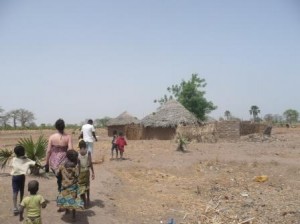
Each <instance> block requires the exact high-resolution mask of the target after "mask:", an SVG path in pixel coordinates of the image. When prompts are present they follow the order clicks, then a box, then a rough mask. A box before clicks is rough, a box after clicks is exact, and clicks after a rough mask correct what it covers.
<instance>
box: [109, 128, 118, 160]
mask: <svg viewBox="0 0 300 224" xmlns="http://www.w3.org/2000/svg"><path fill="white" fill-rule="evenodd" d="M117 138H118V132H117V130H114V131H113V139H112V141H111V159H113V158H114V151H115V150H116V159H117V158H118V154H119V150H118V146H117V144H116V143H117Z"/></svg>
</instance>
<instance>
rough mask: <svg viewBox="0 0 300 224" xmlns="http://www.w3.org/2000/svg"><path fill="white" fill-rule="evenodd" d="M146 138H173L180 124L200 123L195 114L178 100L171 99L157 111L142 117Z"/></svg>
mask: <svg viewBox="0 0 300 224" xmlns="http://www.w3.org/2000/svg"><path fill="white" fill-rule="evenodd" d="M141 123H142V125H143V126H144V138H145V139H173V138H174V137H175V135H176V129H177V127H178V126H179V125H198V124H199V121H198V119H197V118H196V116H195V115H194V114H192V113H191V112H190V111H188V110H187V109H186V108H185V107H184V106H182V104H180V103H179V102H177V101H176V100H169V101H167V102H166V103H165V104H163V105H162V106H161V107H160V108H158V111H157V112H156V113H153V114H150V115H148V116H146V117H145V118H143V119H142V121H141Z"/></svg>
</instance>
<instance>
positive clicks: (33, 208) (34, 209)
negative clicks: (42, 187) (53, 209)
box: [20, 180, 47, 224]
mask: <svg viewBox="0 0 300 224" xmlns="http://www.w3.org/2000/svg"><path fill="white" fill-rule="evenodd" d="M38 190H39V182H37V181H36V180H32V181H30V182H29V183H28V191H29V192H30V196H27V197H25V198H24V199H23V200H22V202H21V206H20V222H21V221H23V219H24V217H23V212H24V209H26V214H27V217H26V219H25V222H24V224H42V218H41V208H46V206H47V202H46V201H45V199H44V198H43V196H41V195H39V194H37V192H38Z"/></svg>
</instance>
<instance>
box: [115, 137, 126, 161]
mask: <svg viewBox="0 0 300 224" xmlns="http://www.w3.org/2000/svg"><path fill="white" fill-rule="evenodd" d="M116 144H117V146H118V150H119V151H120V159H124V158H123V153H124V150H125V145H127V142H126V140H125V138H124V135H123V132H119V137H118V139H117V142H116Z"/></svg>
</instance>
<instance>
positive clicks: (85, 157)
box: [78, 140, 95, 208]
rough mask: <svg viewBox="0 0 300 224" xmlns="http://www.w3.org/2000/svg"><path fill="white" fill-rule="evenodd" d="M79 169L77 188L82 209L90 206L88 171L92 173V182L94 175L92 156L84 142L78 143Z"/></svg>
mask: <svg viewBox="0 0 300 224" xmlns="http://www.w3.org/2000/svg"><path fill="white" fill-rule="evenodd" d="M79 148H80V149H79V156H78V159H79V167H80V174H79V180H78V184H79V188H80V194H81V198H82V200H83V201H84V207H85V208H87V206H88V205H89V204H90V169H91V171H92V180H94V179H95V174H94V167H93V163H92V155H91V152H89V151H88V150H87V146H86V143H85V141H83V140H82V141H80V142H79Z"/></svg>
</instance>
